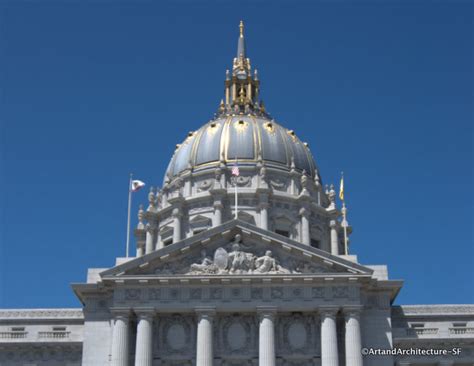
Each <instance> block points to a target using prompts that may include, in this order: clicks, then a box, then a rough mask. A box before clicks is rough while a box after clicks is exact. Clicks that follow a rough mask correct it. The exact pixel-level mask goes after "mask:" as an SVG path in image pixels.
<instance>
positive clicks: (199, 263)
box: [101, 220, 372, 277]
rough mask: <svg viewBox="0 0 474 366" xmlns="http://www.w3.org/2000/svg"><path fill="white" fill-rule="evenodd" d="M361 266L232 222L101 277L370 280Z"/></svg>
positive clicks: (368, 270) (366, 269)
mask: <svg viewBox="0 0 474 366" xmlns="http://www.w3.org/2000/svg"><path fill="white" fill-rule="evenodd" d="M371 273H372V271H371V270H370V269H368V268H366V267H363V266H361V265H359V264H356V263H352V262H349V261H347V260H344V259H342V258H339V257H336V256H332V255H331V254H329V253H327V252H324V251H321V250H319V249H316V248H312V247H309V246H306V245H303V244H301V243H297V242H294V241H292V240H290V239H288V238H283V237H281V236H279V235H276V234H274V233H271V232H269V231H266V230H262V229H258V228H256V227H254V226H252V225H250V224H248V223H243V222H241V221H238V220H233V221H231V222H229V223H226V224H224V225H221V226H219V227H216V228H212V229H210V230H207V231H206V232H204V233H200V234H198V235H196V236H193V237H191V238H189V239H186V240H184V241H181V242H178V243H175V244H172V245H170V246H168V247H165V248H163V249H160V250H158V251H156V252H153V253H150V254H148V255H146V256H144V257H140V258H137V259H135V260H132V261H130V262H127V263H125V264H123V265H120V266H117V267H114V268H112V269H110V270H107V271H105V272H103V273H102V274H101V275H102V276H107V275H115V276H116V275H120V276H166V277H168V276H227V275H253V276H256V275H286V276H288V275H302V274H312V275H318V274H319V275H328V274H339V275H344V274H347V275H354V274H365V275H370V274H371Z"/></svg>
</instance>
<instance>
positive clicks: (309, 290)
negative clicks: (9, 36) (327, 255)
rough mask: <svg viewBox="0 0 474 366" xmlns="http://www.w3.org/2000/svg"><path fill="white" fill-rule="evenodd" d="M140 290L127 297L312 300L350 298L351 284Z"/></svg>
mask: <svg viewBox="0 0 474 366" xmlns="http://www.w3.org/2000/svg"><path fill="white" fill-rule="evenodd" d="M143 291H144V292H142V291H140V290H139V289H126V290H124V294H125V298H124V299H125V301H127V302H135V303H139V302H142V301H145V302H149V301H151V302H153V301H163V302H182V301H188V300H197V301H209V300H220V301H250V300H263V301H270V300H273V301H279V300H280V301H285V302H287V301H294V300H297V301H300V300H305V301H311V300H315V299H319V300H322V299H325V300H332V299H348V298H349V296H348V295H349V288H348V287H345V286H334V287H331V286H324V287H311V286H294V285H288V286H261V287H247V286H238V287H235V286H233V287H228V286H224V287H222V286H219V287H216V286H203V287H194V288H193V287H168V286H165V287H162V288H151V289H148V290H143ZM368 299H369V301H366V304H367V305H368V307H377V306H379V302H378V297H377V295H370V296H369V297H368Z"/></svg>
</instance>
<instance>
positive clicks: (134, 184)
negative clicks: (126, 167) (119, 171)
mask: <svg viewBox="0 0 474 366" xmlns="http://www.w3.org/2000/svg"><path fill="white" fill-rule="evenodd" d="M144 185H145V183H144V182H142V181H141V180H132V187H131V189H132V192H136V191H138V190H140V188H142V187H143V186H144Z"/></svg>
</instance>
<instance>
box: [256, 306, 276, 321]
mask: <svg viewBox="0 0 474 366" xmlns="http://www.w3.org/2000/svg"><path fill="white" fill-rule="evenodd" d="M276 313H277V307H276V306H257V314H258V316H259V319H260V320H262V319H265V318H268V319H272V320H273V319H274V318H275V315H276Z"/></svg>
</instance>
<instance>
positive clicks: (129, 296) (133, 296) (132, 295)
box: [125, 288, 141, 300]
mask: <svg viewBox="0 0 474 366" xmlns="http://www.w3.org/2000/svg"><path fill="white" fill-rule="evenodd" d="M140 295H141V290H140V289H135V288H132V289H127V290H125V300H140Z"/></svg>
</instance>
